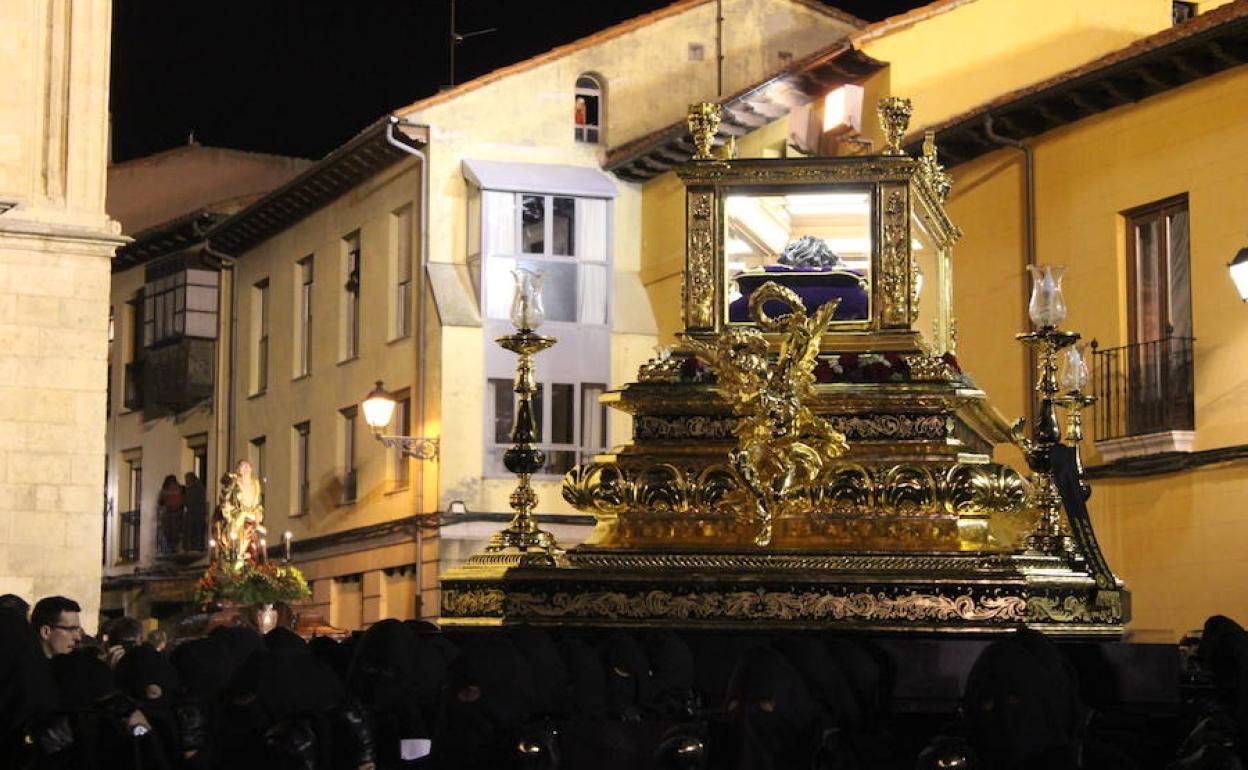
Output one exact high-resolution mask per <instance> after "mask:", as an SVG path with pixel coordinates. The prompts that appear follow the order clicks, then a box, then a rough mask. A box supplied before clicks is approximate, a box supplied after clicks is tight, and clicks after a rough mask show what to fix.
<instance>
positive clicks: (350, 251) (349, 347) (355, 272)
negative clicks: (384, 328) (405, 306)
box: [341, 230, 360, 361]
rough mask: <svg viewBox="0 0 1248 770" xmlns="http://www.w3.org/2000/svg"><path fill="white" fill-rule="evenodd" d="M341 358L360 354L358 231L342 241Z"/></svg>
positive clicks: (349, 357) (346, 358) (350, 357)
mask: <svg viewBox="0 0 1248 770" xmlns="http://www.w3.org/2000/svg"><path fill="white" fill-rule="evenodd" d="M342 252H343V259H342V264H343V268H342V274H343V283H342V356H341V359H342V360H343V361H346V360H349V359H352V358H355V357H356V356H357V355H359V353H360V231H359V230H356V231H355V232H353V233H351V234H350V235H348V236H347V237H346V238H343V239H342Z"/></svg>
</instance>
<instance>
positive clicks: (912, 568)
mask: <svg viewBox="0 0 1248 770" xmlns="http://www.w3.org/2000/svg"><path fill="white" fill-rule="evenodd" d="M569 559H570V563H571V564H572V566H574V567H577V568H606V569H644V570H656V569H661V570H674V571H685V570H691V569H699V570H700V569H712V570H723V571H727V570H730V569H746V570H799V571H804V572H809V571H815V572H828V571H843V572H862V571H874V572H880V573H889V574H894V575H896V574H901V573H906V574H915V575H923V574H927V573H931V572H941V573H956V574H963V575H967V576H973V575H974V574H975V573H976V572H980V571H983V570H991V569H1002V568H1008V567H1009V566H1010V564H1011V562H1010V559H1009V557H1008V556H1006V555H999V556H984V555H981V554H970V555H959V554H941V555H939V556H935V555H929V554H879V555H869V556H863V555H856V554H792V553H752V554H742V553H732V554H715V553H624V552H620V551H614V552H605V553H595V552H594V551H571V552H570V553H569Z"/></svg>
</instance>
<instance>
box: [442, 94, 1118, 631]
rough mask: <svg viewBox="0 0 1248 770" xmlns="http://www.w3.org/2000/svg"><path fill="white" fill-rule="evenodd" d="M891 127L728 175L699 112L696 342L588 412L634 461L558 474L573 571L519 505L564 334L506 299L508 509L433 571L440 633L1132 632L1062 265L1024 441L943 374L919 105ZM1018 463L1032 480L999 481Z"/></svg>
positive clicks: (619, 453)
mask: <svg viewBox="0 0 1248 770" xmlns="http://www.w3.org/2000/svg"><path fill="white" fill-rule="evenodd" d="M879 110H880V117H881V124H882V125H883V126H884V127H885V130H886V133H887V135H888V142H887V147H886V148H885V150H884V152H883V154H880V155H874V156H854V157H831V158H822V157H821V158H800V159H753V158H751V159H734V158H731V157H727V158H716V157H714V156H713V155H712V153H711V144H712V140H713V137H714V135H715V132H716V129H717V127H718V122H719V117H718V114H719V108H718V106H717V105H713V104H702V105H695V106H694V107H693V108H692V109H691V113H690V118H689V124H690V130H691V134H692V138H693V142H694V145H695V147H696V148H697V153H696V154H695V155H694V157H693V159H692V160H691V162H689V163H688V164H687V165H685V166H683V167H682V168H680V169H678V173H679V175H680V177H681V179H682V180H683V181H684V185H685V215H686V219H685V223H686V224H685V271H684V285H683V306H684V307H683V310H684V332H683V333H682V334H681V335H680V340H681V342H680V344H679V345H677V346H675V347H674V348H672V349H659V350H658V355H657V356H656V357H655V358H653V359H651V360H650V361H649V362H647V363H646V364H644V365H643V366H642V367H641V370H640V371H639V372H638V376H637V381H636V382H631V383H628V384H627V385H624V386H622V387H620V388H618V389H617V390H613V391H611V392H610V393H608V394H606V395H605V396H604V398H603V400H604V402H605V403H607V404H609V405H610V406H611V407H613V408H615V409H620V410H622V411H624V412H626V413H628V414H629V415H630V416H631V417H632V441H631V443H628V444H626V445H624V446H621V447H617V448H615V449H613V450H612V452H611V453H610V454H606V455H600V456H598V457H596V458H594V461H593V462H590V463H587V464H583V465H581V466H578V467H576V468H574V469H573V470H572V471H571V472H570V473H568V474H567V476H566V478H565V480H564V483H563V496H564V498H565V499H566V500H567V501H568V502H569V503H570V504H571V505H572V506H574V507H575V508H576V509H578V510H580V511H586V512H589V513H592V514H593V515H594V516H595V517H596V519H597V525H596V527H595V529H594V531H593V533H592V535H591V536H590V537H589V539H588V540H587V541H586V542H585V543H584V544H582V545H578V546H576V547H574V548H571V549H569V550H566V551H564V550H562V549H560V548H559V547H558V546H557V544H556V543H555V541H554V538H553V537H552V536H550V534H549V533H547V532H544V531H543V530H541V529H540V528H539V527H538V526H537V523H536V520H535V519H534V518H533V515H532V510H533V508H534V506H535V505H536V502H537V500H536V496H535V494H534V492H533V490H532V489H531V488H530V486H529V483H528V479H529V476H530V475H531V474H532V473H534V472H536V471H537V470H538V469H539V468H540V467H541V466H542V457H541V452H540V451H538V450H537V449H536V448H535V447H534V446H533V425H532V407H531V404H530V397H531V395H532V393H533V392H534V390H535V385H534V382H533V374H532V357H533V356H534V355H535V354H536V353H538V352H539V351H541V350H543V349H545V348H547V347H549V346H550V345H552V344H554V342H555V340H553V339H552V338H550V337H543V336H541V335H539V334H537V333H536V332H535V331H533V329H535V328H536V326H537V323H536V322H532V315H533V313H532V310H533V308H534V307H536V305H537V302H538V301H539V298H537V297H535V296H533V295H532V294H531V292H526V291H524V290H520V291H518V293H517V297H516V303H515V305H514V306H513V320H514V321H515V322H516V325H517V329H518V331H517V333H516V334H513V335H509V336H507V337H503V338H500V339H499V343H500V344H502V345H503V346H504V347H506V348H507V349H508V350H511V351H513V352H516V353H517V354H518V356H519V365H518V374H517V377H516V383H515V391H516V393H517V396H518V399H519V400H518V408H517V411H516V415H517V417H516V424H515V428H514V431H513V440H514V442H515V443H514V446H513V447H512V448H511V449H510V450H509V451H508V452H507V456H506V458H505V462H506V464H507V467H508V468H509V470H511V471H512V472H514V473H516V474H518V475H519V477H520V484H519V486H518V487H517V489H516V491H515V493H514V494H513V495H512V499H511V504H512V507H513V508H514V509H515V511H516V514H515V517H514V519H513V521H512V523H511V525H510V526H508V527H507V528H506V529H505V530H503V531H501V532H499V533H498V534H497V535H495V537H494V539H493V541H492V542H491V543H490V545H489V546H487V547H486V549H485V551H484V552H483V553H480V554H478V555H476V556H474V557H472V558H471V559H470V560H469V561H468V562H467V563H466V564H464V565H463V566H461V567H458V568H455V569H453V570H451V571H448V573H447V574H446V575H445V576H444V577H443V580H442V617H443V621H444V623H446V624H447V625H454V626H480V625H499V624H511V623H533V624H546V625H561V626H605V625H631V626H660V625H661V626H671V627H685V628H696V627H751V628H758V627H768V626H772V627H786V628H803V627H806V628H827V627H830V628H843V629H863V630H872V631H911V632H942V633H946V632H952V633H985V632H988V633H991V632H994V631H1005V630H1009V629H1013V628H1015V627H1017V626H1019V625H1020V624H1025V625H1028V626H1031V627H1033V628H1037V629H1041V630H1044V631H1046V632H1050V633H1056V634H1063V635H1071V636H1102V637H1115V636H1119V635H1121V633H1122V630H1123V624H1124V623H1125V622H1126V620H1127V608H1128V602H1127V599H1128V594H1127V592H1126V590H1125V589H1124V587H1123V584H1122V582H1121V581H1120V580H1118V579H1117V578H1116V577H1115V576H1114V575H1113V573H1112V572H1111V571H1110V569H1109V567H1108V566H1107V564H1106V563H1105V559H1104V557H1103V556H1102V555H1101V551H1100V548H1099V546H1098V545H1097V541H1096V537H1095V535H1094V533H1093V531H1092V527H1091V524H1090V521H1089V518H1088V514H1087V510H1086V508H1085V506H1084V502H1085V500H1086V498H1087V495H1088V493H1089V490H1088V488H1087V486H1086V484H1084V483H1083V479H1082V468H1081V466H1080V463H1079V455H1078V444H1079V441H1080V439H1081V438H1082V428H1081V410H1082V409H1084V408H1085V407H1087V406H1089V405H1090V404H1091V401H1092V399H1091V398H1090V397H1087V396H1085V395H1083V393H1082V390H1083V388H1084V387H1085V386H1086V383H1087V368H1086V365H1084V363H1083V361H1082V359H1081V357H1080V354H1079V352H1078V348H1077V347H1075V343H1076V342H1077V341H1078V339H1079V335H1078V334H1075V333H1073V332H1068V331H1063V330H1061V329H1059V328H1058V324H1059V323H1060V322H1061V320H1062V318H1063V317H1064V315H1065V308H1064V305H1063V304H1062V299H1061V292H1060V275H1055V274H1054V273H1055V271H1057V270H1060V269H1059V268H1041V269H1037V270H1035V271H1034V272H1035V273H1036V275H1035V276H1034V277H1035V288H1034V291H1033V296H1032V301H1031V306H1030V308H1029V310H1030V314H1031V317H1032V319H1033V321H1034V322H1035V324H1036V328H1037V330H1036V331H1034V332H1031V333H1027V334H1020V335H1018V339H1019V340H1020V341H1021V342H1023V343H1025V344H1027V345H1029V346H1032V347H1034V348H1035V350H1036V354H1037V355H1036V358H1037V361H1038V371H1037V386H1036V391H1037V401H1036V407H1035V420H1034V422H1033V424H1032V425H1031V426H1030V430H1026V426H1025V422H1024V421H1023V420H1019V421H1018V422H1017V423H1015V424H1014V425H1013V426H1011V425H1008V424H1007V423H1006V422H1005V420H1004V419H1002V418H1001V417H1000V415H999V414H998V413H997V412H996V411H995V410H994V409H993V408H992V407H990V406H989V405H988V401H987V397H986V395H985V394H984V392H983V391H982V390H980V389H978V388H977V387H976V386H975V385H974V383H973V382H972V380H971V379H970V377H969V376H967V375H966V374H965V373H963V372H961V371H960V370H959V367H958V363H957V358H956V355H955V354H956V320H955V318H954V315H953V308H952V302H951V298H952V290H951V280H952V260H951V254H952V248H953V245H954V243H955V242H956V241H957V239H958V237H959V235H960V231H959V230H958V229H957V228H956V227H955V226H954V225H953V223H952V222H950V220H949V217H948V215H947V214H946V212H945V208H944V203H945V200H946V198H947V196H948V194H949V190H950V185H951V181H952V180H951V177H950V176H949V174H947V173H946V172H945V171H944V169H943V168H942V167H941V166H940V165H939V163H938V161H937V157H936V150H935V146H934V142H933V139H932V136H931V135H930V134H929V135H928V136H927V138H926V141H925V142H924V146H923V152H922V154H921V155H920V156H919V157H910V156H909V155H907V154H906V153H905V152H904V151H903V150H902V149H901V142H902V137H903V136H904V135H905V132H906V128H907V125H908V122H909V116H910V103H909V101H908V100H905V99H900V98H896V97H893V98H889V99H885V100H883V101H882V102H881V103H880V108H879ZM1055 279H1056V280H1055ZM526 283H528V284H531V281H527V282H526ZM1059 355H1061V356H1063V357H1064V358H1065V362H1064V363H1065V366H1064V368H1062V373H1061V376H1060V378H1059V368H1061V367H1059V363H1058V358H1059ZM1059 407H1060V408H1062V409H1064V410H1065V412H1066V417H1067V420H1066V426H1065V430H1064V431H1063V430H1062V426H1061V425H1060V424H1059V420H1058V412H1057V410H1058V408H1059ZM1025 434H1028V435H1025ZM1007 442H1009V443H1014V444H1016V445H1018V446H1019V447H1020V448H1021V449H1022V451H1023V453H1024V455H1025V457H1026V458H1027V464H1028V466H1029V475H1027V476H1024V475H1023V474H1020V473H1019V472H1018V471H1016V470H1015V469H1014V468H1012V467H1010V466H1008V465H1003V464H999V463H996V462H993V461H992V459H991V458H992V451H993V447H994V446H995V445H998V444H1002V443H1007Z"/></svg>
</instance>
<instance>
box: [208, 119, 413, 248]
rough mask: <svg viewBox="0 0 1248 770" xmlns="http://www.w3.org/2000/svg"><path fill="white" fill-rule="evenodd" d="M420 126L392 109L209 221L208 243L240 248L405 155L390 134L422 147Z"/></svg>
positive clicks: (402, 141) (293, 220) (326, 202)
mask: <svg viewBox="0 0 1248 770" xmlns="http://www.w3.org/2000/svg"><path fill="white" fill-rule="evenodd" d="M422 128H423V127H420V126H415V125H414V124H412V123H408V122H407V121H404V120H401V119H399V118H396V117H394V116H393V115H387V116H385V117H383V118H382V119H380V120H377V121H375V122H373V123H372V124H371V125H369V126H368V127H367V128H365V129H364V130H363V131H361V132H360V133H358V134H356V135H355V136H354V137H353V138H352V139H351V140H349V141H348V142H347V143H346V144H344V145H342V146H340V147H338V148H337V149H335V150H334V151H332V152H331V153H329V154H328V155H326V156H325V157H324V158H322V159H321V160H319V161H317V162H316V163H315V164H313V165H312V166H310V167H308V168H307V169H306V170H305V171H304V172H303V173H301V174H299V175H298V176H296V177H295V178H294V179H291V180H290V181H289V182H287V183H286V184H284V185H282V186H281V187H279V188H277V189H275V190H273V191H272V192H270V193H269V194H267V195H265V196H264V197H262V198H260V199H259V200H257V201H256V202H254V203H252V204H251V205H249V206H247V207H246V208H244V209H243V210H242V211H239V212H238V213H237V214H235V215H233V216H231V217H229V218H228V219H226V220H225V221H223V222H221V223H219V224H217V225H216V226H214V227H213V228H212V229H211V230H210V231H209V232H208V233H207V237H208V238H209V239H210V240H211V242H212V246H213V248H214V249H216V250H218V251H222V252H225V253H228V254H232V255H235V256H237V255H239V254H241V253H242V252H244V251H246V250H247V249H250V248H251V247H253V246H255V245H256V244H258V243H261V242H262V241H265V240H267V239H268V238H271V237H272V236H274V235H276V234H277V233H279V232H281V231H282V230H284V229H286V228H288V227H290V226H291V225H294V224H295V223H297V222H299V221H300V220H302V219H303V218H305V217H307V216H309V215H310V214H312V213H314V212H315V211H317V210H319V209H320V208H322V207H324V206H325V205H327V204H329V203H330V202H332V201H334V200H336V199H337V198H338V197H339V196H341V195H342V194H344V193H345V192H347V191H348V190H350V189H351V188H352V187H354V186H355V185H357V184H359V183H360V182H362V181H364V180H365V179H368V178H369V177H371V176H373V175H374V174H377V173H378V172H380V171H382V170H383V169H385V168H388V167H389V166H392V165H394V164H395V163H398V162H399V161H401V160H403V159H405V158H407V157H409V153H408V152H406V151H404V150H403V149H400V148H399V147H397V146H395V145H394V144H393V143H392V141H391V139H393V141H395V142H399V143H401V144H403V145H406V146H407V147H410V148H411V149H413V150H419V149H423V148H424V147H425V146H426V144H427V136H426V135H425V134H424V133H423V131H421V129H422Z"/></svg>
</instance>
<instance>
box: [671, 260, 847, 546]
mask: <svg viewBox="0 0 1248 770" xmlns="http://www.w3.org/2000/svg"><path fill="white" fill-rule="evenodd" d="M770 300H777V301H779V302H782V303H784V304H785V305H787V306H788V307H789V308H790V309H791V312H790V313H787V314H785V315H781V316H779V317H776V318H772V317H770V316H768V315H767V314H766V312H765V311H764V310H763V305H764V303H766V302H768V301H770ZM838 304H839V300H833V301H830V302H827V303H825V304H824V305H822V306H820V307H819V308H818V309H817V310H816V311H815V313H814V316H812V317H807V315H806V308H805V305H803V304H802V300H801V298H800V297H798V296H797V294H796V293H794V292H793V291H792V290H791V289H787V288H785V287H783V286H780V285H779V284H777V283H775V282H774V281H769V282H767V283H765V284H763V285H762V286H760V287H759V288H758V289H756V290H755V291H754V292H753V293H752V294H751V295H750V316H751V317H752V318H753V319H754V321H755V323H756V324H757V327H741V328H733V329H730V330H729V331H726V332H724V333H722V334H720V335H719V337H718V339H716V340H715V343H714V344H708V343H704V342H700V341H698V340H695V339H689V340H687V342H688V344H689V346H690V347H691V348H692V349H693V352H694V354H695V355H697V356H698V357H699V358H701V359H703V360H704V361H706V362H707V363H708V364H710V365H711V367H712V368H713V369H714V370H715V374H716V376H717V377H718V381H719V386H720V392H721V393H722V394H723V395H724V397H726V398H727V399H729V400H730V401H731V402H732V408H733V412H734V413H735V414H736V415H737V416H738V417H739V418H740V420H739V421H738V423H737V428H736V434H737V448H736V449H734V450H732V452H730V453H729V462H730V465H731V467H732V469H733V472H734V473H735V474H736V476H737V477H738V480H739V481H740V482H741V486H742V488H743V489H744V490H746V492H747V493H748V494H749V498H750V499H749V500H748V502H747V501H742V504H743V507H746V508H748V509H749V510H748V511H742V513H743V514H744V515H745V516H746V517H748V518H750V519H752V520H753V521H754V522H755V523H756V524H757V527H758V532H757V534H756V535H755V538H754V542H755V544H757V545H760V546H765V545H769V544H770V543H771V534H772V522H773V521H775V519H776V518H777V517H779V516H781V515H783V514H785V513H787V512H789V510H790V509H792V508H795V507H796V506H800V505H802V504H803V501H805V500H807V499H808V497H809V496H808V495H806V494H804V492H805V491H806V490H807V489H808V488H809V487H810V486H811V485H812V484H814V483H815V482H816V481H817V480H818V479H819V477H820V475H821V474H822V472H823V470H824V463H825V461H826V460H831V459H833V458H836V457H839V456H841V455H843V454H844V453H845V450H846V448H847V444H846V441H845V436H844V434H842V433H840V432H838V431H837V430H835V429H834V428H833V427H832V426H831V424H830V423H828V421H827V420H824V419H823V418H822V417H819V416H818V415H816V414H815V413H814V412H812V411H811V410H810V407H808V406H806V404H805V403H804V402H805V401H806V400H807V399H809V398H810V397H811V396H813V395H814V384H815V376H814V368H815V361H816V356H817V355H818V353H819V340H820V338H821V337H822V336H823V333H824V332H825V331H826V330H827V327H828V324H829V323H830V322H831V321H832V314H833V313H835V312H836V307H837V305H838ZM764 332H773V333H780V334H782V335H784V336H783V337H782V339H781V342H780V351H779V354H778V355H777V357H776V360H775V362H774V363H773V362H772V361H771V360H770V359H769V357H768V344H767V338H766V337H765V336H764Z"/></svg>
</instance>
